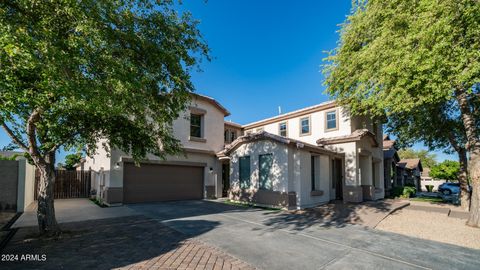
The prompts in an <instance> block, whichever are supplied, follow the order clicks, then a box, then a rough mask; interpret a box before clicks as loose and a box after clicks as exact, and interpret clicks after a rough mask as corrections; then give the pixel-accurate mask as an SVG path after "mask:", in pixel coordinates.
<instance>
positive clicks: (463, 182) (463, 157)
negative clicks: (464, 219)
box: [458, 148, 470, 211]
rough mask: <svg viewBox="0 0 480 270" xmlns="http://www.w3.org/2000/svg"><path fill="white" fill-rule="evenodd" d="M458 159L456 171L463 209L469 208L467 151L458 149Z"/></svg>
mask: <svg viewBox="0 0 480 270" xmlns="http://www.w3.org/2000/svg"><path fill="white" fill-rule="evenodd" d="M458 160H459V163H460V170H459V173H458V181H459V182H460V203H461V206H462V208H463V209H464V210H466V211H469V210H470V191H469V189H468V173H467V172H468V159H467V151H466V150H465V149H463V148H462V149H460V150H459V152H458Z"/></svg>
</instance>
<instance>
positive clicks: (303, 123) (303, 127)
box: [300, 117, 310, 135]
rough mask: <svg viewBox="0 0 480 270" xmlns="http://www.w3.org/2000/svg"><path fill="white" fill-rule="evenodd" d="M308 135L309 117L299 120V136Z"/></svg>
mask: <svg viewBox="0 0 480 270" xmlns="http://www.w3.org/2000/svg"><path fill="white" fill-rule="evenodd" d="M307 134H310V117H304V118H300V135H307Z"/></svg>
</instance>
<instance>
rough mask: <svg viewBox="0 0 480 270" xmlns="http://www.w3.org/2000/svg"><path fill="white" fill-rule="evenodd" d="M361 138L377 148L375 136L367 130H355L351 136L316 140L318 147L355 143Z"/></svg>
mask: <svg viewBox="0 0 480 270" xmlns="http://www.w3.org/2000/svg"><path fill="white" fill-rule="evenodd" d="M363 138H368V139H369V140H370V141H371V143H372V145H373V146H374V147H377V146H378V142H377V140H376V139H375V134H373V133H372V132H370V131H369V130H368V129H357V130H355V131H354V132H352V134H349V135H344V136H337V137H332V138H320V139H318V140H317V144H318V145H330V144H337V143H347V142H356V141H360V140H362V139H363Z"/></svg>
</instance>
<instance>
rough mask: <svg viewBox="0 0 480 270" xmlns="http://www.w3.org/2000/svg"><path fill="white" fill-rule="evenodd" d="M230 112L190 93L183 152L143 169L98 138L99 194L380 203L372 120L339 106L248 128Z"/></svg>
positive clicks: (178, 126) (122, 199) (111, 199)
mask: <svg viewBox="0 0 480 270" xmlns="http://www.w3.org/2000/svg"><path fill="white" fill-rule="evenodd" d="M228 115H229V112H228V111H227V110H226V109H225V108H224V107H223V106H222V105H220V104H219V103H218V102H217V101H215V100H214V99H213V98H210V97H206V96H202V95H198V94H193V95H192V101H191V104H190V106H189V107H188V109H187V110H186V111H184V112H183V113H182V114H181V115H180V116H179V117H178V119H176V120H175V121H174V122H173V125H172V128H173V132H174V135H175V137H176V138H177V139H178V140H180V142H181V144H182V146H183V150H184V155H178V156H168V157H167V158H166V159H165V160H160V159H159V158H158V157H156V156H153V155H148V156H147V157H146V159H145V160H143V161H142V162H140V164H139V165H140V166H136V165H135V164H134V162H133V159H132V158H131V156H130V155H129V154H128V153H124V152H122V151H119V150H118V149H111V150H109V152H108V153H107V152H106V151H105V149H104V148H103V147H102V144H108V142H107V141H99V142H98V146H99V147H98V151H97V153H96V155H94V156H93V157H89V158H86V160H85V163H84V168H85V169H91V170H92V171H94V172H95V177H94V178H93V179H94V181H93V185H92V188H93V189H94V190H95V191H96V194H97V197H98V198H100V199H101V200H103V201H104V202H105V203H107V204H109V205H112V204H121V203H138V202H156V201H169V200H187V199H202V198H208V197H226V196H229V197H230V198H231V199H235V200H247V201H251V202H256V203H261V204H267V205H277V206H283V207H286V208H303V207H309V206H314V205H318V204H322V203H325V202H328V201H330V200H335V199H339V200H344V201H352V202H360V201H363V200H374V199H379V198H383V194H384V193H383V183H384V181H383V173H382V172H383V153H382V146H381V143H382V140H381V138H382V129H381V126H380V125H376V124H375V123H372V121H371V120H370V119H368V118H366V117H350V116H349V114H348V112H347V111H345V110H343V109H342V108H341V107H339V106H337V105H336V104H335V102H325V103H321V104H319V105H315V106H311V107H308V108H304V109H301V110H297V111H294V112H290V113H286V114H282V115H278V116H275V117H272V118H268V119H264V120H261V121H257V122H254V123H251V124H247V125H243V126H242V125H239V124H235V123H232V122H229V121H225V120H224V119H225V117H226V116H228Z"/></svg>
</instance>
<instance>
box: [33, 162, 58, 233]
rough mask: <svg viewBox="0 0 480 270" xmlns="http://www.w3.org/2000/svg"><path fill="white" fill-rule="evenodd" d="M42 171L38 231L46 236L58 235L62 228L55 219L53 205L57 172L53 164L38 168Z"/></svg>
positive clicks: (38, 198)
mask: <svg viewBox="0 0 480 270" xmlns="http://www.w3.org/2000/svg"><path fill="white" fill-rule="evenodd" d="M37 167H39V168H38V169H39V170H40V184H39V187H38V197H37V200H38V209H37V219H38V229H39V231H40V233H41V234H44V235H58V234H59V233H60V227H59V226H58V223H57V220H56V218H55V207H54V203H53V187H54V184H55V170H54V167H53V164H48V163H47V164H42V165H39V166H37Z"/></svg>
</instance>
